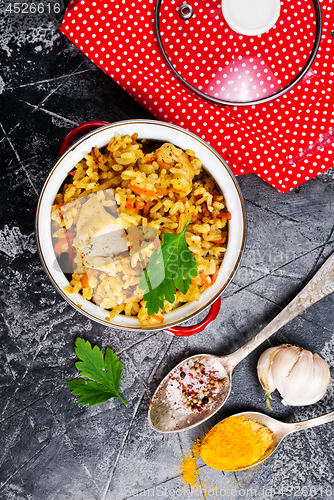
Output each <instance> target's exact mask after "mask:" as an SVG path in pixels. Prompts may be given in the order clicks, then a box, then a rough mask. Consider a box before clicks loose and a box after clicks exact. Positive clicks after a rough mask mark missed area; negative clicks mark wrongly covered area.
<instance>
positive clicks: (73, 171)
mask: <svg viewBox="0 0 334 500" xmlns="http://www.w3.org/2000/svg"><path fill="white" fill-rule="evenodd" d="M75 172H76V171H75V170H72V172H68V175H72V177H73V176H74V174H75Z"/></svg>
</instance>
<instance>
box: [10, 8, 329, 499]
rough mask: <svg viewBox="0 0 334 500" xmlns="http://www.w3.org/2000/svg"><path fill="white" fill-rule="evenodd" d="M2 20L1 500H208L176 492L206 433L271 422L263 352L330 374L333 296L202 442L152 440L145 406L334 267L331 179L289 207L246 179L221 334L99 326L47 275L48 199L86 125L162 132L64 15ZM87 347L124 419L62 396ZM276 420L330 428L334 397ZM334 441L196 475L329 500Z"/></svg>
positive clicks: (190, 436) (317, 437)
mask: <svg viewBox="0 0 334 500" xmlns="http://www.w3.org/2000/svg"><path fill="white" fill-rule="evenodd" d="M6 5H8V2H7V3H5V2H4V1H2V0H0V10H1V12H2V14H1V15H2V18H1V20H0V30H1V35H0V60H1V67H0V109H1V115H0V154H1V164H0V199H1V206H2V209H1V212H0V219H1V223H0V275H1V281H0V366H1V371H0V388H1V390H0V498H1V500H63V499H64V500H65V499H70V500H95V499H96V500H106V499H108V500H125V499H127V498H142V497H146V498H152V499H155V498H164V499H166V500H167V499H168V500H169V499H171V500H172V499H173V500H174V499H175V498H183V497H187V496H188V497H190V498H200V494H201V492H200V491H194V490H192V491H190V490H187V489H183V484H182V482H181V480H180V479H179V477H178V467H179V464H180V460H181V456H182V453H186V452H188V451H189V449H190V446H191V444H192V442H193V440H194V439H195V438H196V437H198V436H200V435H201V433H202V432H203V431H204V430H205V429H206V428H207V426H208V425H209V426H212V425H213V424H214V423H216V422H218V421H219V420H220V419H222V418H224V417H226V416H228V415H231V414H233V413H235V412H239V411H244V410H252V409H253V410H258V411H262V412H267V411H268V410H267V408H266V405H265V402H264V397H263V391H262V389H261V387H260V385H259V383H258V380H257V376H256V362H257V359H258V356H259V354H260V353H261V352H262V351H263V350H264V348H265V347H267V346H268V345H274V344H280V343H284V342H289V343H292V344H296V345H300V346H302V347H305V348H307V349H310V350H312V351H313V352H318V353H319V354H320V355H322V356H323V357H324V358H325V359H326V361H327V362H328V363H329V365H330V367H331V370H333V369H334V361H333V359H334V356H333V354H334V307H333V296H329V297H327V298H325V299H323V300H322V301H321V302H319V303H317V304H316V305H314V306H312V308H310V309H309V310H308V311H306V312H305V313H304V314H302V315H301V316H300V317H298V318H296V319H295V320H293V321H292V322H291V323H289V324H288V325H286V326H285V327H284V328H283V331H280V332H277V334H276V335H274V337H273V338H272V339H271V340H270V342H267V343H266V344H265V345H264V346H262V347H261V348H259V349H257V351H255V352H254V353H252V354H251V355H250V356H249V357H248V358H247V359H246V360H244V361H243V362H242V363H241V364H240V365H239V366H238V367H237V368H236V370H235V373H234V376H233V389H232V393H231V396H230V398H229V400H228V402H227V403H226V405H225V406H224V407H223V408H222V410H221V411H220V412H219V413H218V414H217V415H216V416H215V417H213V418H212V419H211V420H210V421H209V422H208V423H207V424H205V425H203V426H201V427H200V428H196V429H194V430H191V431H187V432H184V433H180V434H179V435H176V434H173V435H161V434H158V433H156V432H154V431H153V430H152V429H151V428H150V427H149V425H148V422H147V418H146V416H147V409H148V403H149V399H150V396H151V395H152V393H153V391H154V389H155V387H156V386H157V384H158V382H159V381H160V379H161V378H162V377H163V376H164V375H165V374H166V373H167V372H168V371H169V369H170V368H172V367H173V366H174V365H175V364H176V363H177V362H179V361H180V360H181V359H182V358H184V357H185V356H187V355H189V354H192V353H196V352H203V351H204V352H213V353H217V354H219V353H227V352H231V351H232V350H234V349H236V348H237V347H240V346H241V345H242V344H243V343H244V342H245V341H246V340H247V339H249V338H250V337H251V336H252V335H254V334H255V333H256V332H258V331H259V330H260V329H261V328H262V327H263V326H265V325H266V324H267V323H268V322H269V321H270V320H271V319H272V318H273V317H274V316H275V315H276V314H277V313H278V312H279V311H280V310H281V309H282V308H283V307H284V306H285V305H286V304H287V303H288V302H289V300H290V299H292V298H293V296H294V295H295V294H296V293H297V292H298V291H299V290H300V289H301V288H302V286H303V284H305V283H306V281H307V280H308V279H309V278H310V277H311V276H312V275H313V274H314V272H315V270H316V269H317V268H318V267H319V266H320V264H321V263H322V262H323V261H324V259H325V258H326V257H327V256H329V255H330V254H331V253H332V251H333V248H334V234H333V230H334V226H333V215H334V196H333V195H334V175H333V172H332V171H330V172H327V173H325V174H324V175H323V176H322V177H318V178H316V179H314V180H312V181H310V182H308V183H307V184H304V185H303V186H301V187H300V188H298V189H296V190H294V191H292V192H290V193H288V194H286V195H282V194H279V193H278V192H277V191H275V189H273V188H271V187H270V186H268V185H267V184H265V183H264V182H262V181H261V180H260V179H258V178H257V177H255V176H254V175H247V176H244V177H240V178H239V179H238V181H239V183H240V186H241V189H242V192H243V194H244V197H245V200H246V207H247V218H248V240H247V246H246V251H245V255H244V258H243V261H242V265H241V268H240V269H239V271H238V273H237V274H236V276H235V278H234V280H233V282H232V283H231V284H230V286H229V287H228V289H227V290H226V291H225V293H224V294H223V297H222V307H221V310H220V313H219V316H218V318H217V319H216V320H215V321H214V322H213V323H212V324H211V325H210V326H209V327H208V328H207V330H206V331H205V332H203V333H201V334H198V335H196V336H194V337H189V338H184V339H178V338H173V337H170V336H169V335H167V334H166V333H164V332H162V331H161V332H158V333H152V332H151V333H150V332H141V333H133V332H126V331H119V330H114V329H112V328H106V327H104V326H102V325H99V324H95V323H93V322H92V321H90V320H89V319H87V318H86V317H84V316H81V315H80V314H79V313H77V312H76V311H74V310H73V309H72V308H71V307H70V306H69V305H68V304H67V303H66V302H65V301H64V300H63V299H62V298H61V297H60V296H59V295H58V293H57V292H56V290H55V289H54V288H53V286H52V285H51V283H50V281H49V280H48V278H47V276H46V274H45V273H44V270H43V268H42V265H41V263H40V260H39V257H38V254H37V249H36V243H35V239H34V219H35V210H36V206H37V201H38V196H39V193H40V191H41V188H42V186H43V183H44V181H45V179H46V177H47V175H48V172H49V171H50V169H51V168H52V166H53V164H54V163H55V161H56V159H57V154H58V149H59V146H60V144H61V141H62V139H63V138H64V137H65V136H66V134H67V133H68V132H69V131H70V130H71V129H72V128H73V127H75V126H76V125H78V124H80V123H83V122H85V121H88V120H106V121H118V120H123V119H129V118H153V117H151V116H150V114H149V113H148V112H147V111H145V110H144V109H143V108H141V107H140V106H139V105H138V104H137V103H136V102H135V101H133V100H132V99H131V98H130V97H129V96H128V95H127V94H126V93H125V92H124V91H123V90H121V89H120V88H119V87H118V86H117V85H116V84H115V83H114V82H113V81H112V80H111V79H110V78H109V77H107V76H106V75H105V74H104V73H102V72H101V71H100V70H99V69H98V68H96V67H95V66H94V65H93V64H92V63H91V62H90V61H89V60H88V59H87V58H86V57H85V56H84V55H83V54H81V53H80V52H79V51H78V50H77V49H76V48H75V47H74V46H72V44H71V43H70V42H69V41H68V40H67V39H66V38H65V37H64V36H63V35H62V34H61V33H60V32H59V31H58V28H59V25H60V22H61V19H62V15H63V12H64V9H65V3H64V2H60V12H59V13H58V14H54V15H44V16H43V15H39V16H38V17H35V18H34V17H33V16H30V17H29V19H23V18H19V17H17V18H14V17H13V16H11V15H9V14H7V15H6V16H5V15H3V11H4V8H5V7H6ZM79 335H80V336H83V337H85V338H87V339H89V340H90V341H91V342H92V343H94V344H97V345H99V346H100V347H101V348H105V347H106V346H110V347H111V348H113V349H114V350H115V351H116V352H117V353H118V354H119V357H120V359H121V360H122V362H123V365H124V375H123V378H122V382H121V391H122V394H123V395H124V397H125V399H126V400H127V401H128V403H129V405H128V407H127V408H126V407H125V406H124V405H123V404H122V403H121V402H120V401H119V400H111V401H109V402H107V403H105V404H103V405H99V406H95V407H91V408H87V407H83V406H81V405H79V404H78V403H77V401H76V398H75V397H74V396H72V395H71V394H70V391H69V389H68V387H67V385H66V381H67V380H69V379H71V378H73V377H74V376H76V374H77V370H76V368H75V366H74V362H75V359H76V358H75V353H74V342H75V338H76V337H77V336H79ZM272 405H273V409H274V412H273V416H275V417H277V418H279V419H282V420H286V421H293V420H303V419H306V418H309V417H313V416H316V415H321V414H324V413H326V412H330V411H332V410H333V409H334V394H333V384H332V382H331V384H330V387H329V390H328V392H327V393H326V395H325V397H324V398H323V399H322V400H321V401H320V402H319V403H317V404H315V405H312V406H309V407H301V408H292V407H284V406H283V405H282V404H281V402H280V397H279V395H278V394H277V393H275V394H274V395H273V402H272ZM333 433H334V427H333V425H331V424H327V425H325V426H323V427H318V428H315V429H312V430H308V431H303V432H300V433H299V434H295V435H293V436H290V437H288V438H286V440H285V441H284V442H283V443H282V445H281V446H280V449H279V451H278V452H277V453H276V454H275V455H274V456H272V457H271V458H270V459H268V460H267V461H266V462H265V463H264V464H263V465H262V466H261V467H258V468H256V469H254V470H250V471H245V472H240V473H237V474H234V473H225V474H223V473H221V472H219V471H214V470H213V469H209V468H208V467H207V466H205V465H203V463H200V477H201V479H202V481H203V482H205V484H204V486H203V490H202V492H204V493H205V492H206V493H208V492H209V488H210V487H211V488H214V486H215V485H216V486H217V488H216V490H212V491H213V493H211V497H217V498H218V497H219V495H220V496H221V497H223V498H228V499H239V498H245V497H246V498H256V499H257V500H259V499H263V498H275V499H279V500H285V499H286V498H288V497H291V496H293V495H295V496H300V497H302V498H334V486H333V479H334V472H333V471H334V463H333V456H334V444H333V443H334V439H333V437H334V436H333ZM281 487H283V490H282V489H280V488H281ZM289 488H290V490H289ZM302 488H304V490H302ZM331 488H332V489H331ZM247 489H249V491H250V489H253V493H251V492H249V493H248V496H246V493H247ZM264 489H265V490H264ZM255 490H256V496H254V491H255ZM219 492H220V493H219ZM289 492H290V493H291V495H290V494H289ZM208 494H209V493H208ZM251 495H253V496H251ZM270 495H271V496H270Z"/></svg>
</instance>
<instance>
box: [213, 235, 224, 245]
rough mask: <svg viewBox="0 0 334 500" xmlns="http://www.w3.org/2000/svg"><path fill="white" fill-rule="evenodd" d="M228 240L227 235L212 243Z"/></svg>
mask: <svg viewBox="0 0 334 500" xmlns="http://www.w3.org/2000/svg"><path fill="white" fill-rule="evenodd" d="M225 241H226V236H224V237H223V238H219V240H213V242H212V243H225Z"/></svg>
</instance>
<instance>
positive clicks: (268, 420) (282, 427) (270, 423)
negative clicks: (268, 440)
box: [229, 411, 334, 471]
mask: <svg viewBox="0 0 334 500" xmlns="http://www.w3.org/2000/svg"><path fill="white" fill-rule="evenodd" d="M239 415H244V416H245V417H247V418H249V419H250V420H256V421H257V422H259V424H262V425H265V426H266V427H268V429H270V430H271V431H272V433H273V443H272V445H271V446H270V447H269V448H268V450H267V451H266V453H265V454H264V455H263V456H262V457H261V458H260V459H259V460H258V461H257V462H255V463H253V464H252V465H248V466H246V467H239V468H238V469H233V470H234V471H238V470H245V469H249V468H250V467H255V466H256V465H259V464H260V463H262V462H264V460H266V459H267V458H268V457H269V456H270V455H271V454H272V453H274V451H275V450H276V448H277V447H278V445H279V444H280V443H281V441H282V440H283V439H284V438H285V436H287V435H288V434H292V433H293V432H297V431H300V430H302V429H309V428H310V427H316V426H318V425H322V424H326V423H327V422H332V421H333V420H334V411H332V412H331V413H327V414H326V415H321V417H316V418H311V419H309V420H304V421H303V422H292V423H285V422H280V421H279V420H276V419H275V418H272V417H269V416H268V415H264V414H263V413H258V412H256V411H246V412H243V413H237V414H235V415H233V417H237V416H239ZM229 470H232V469H229Z"/></svg>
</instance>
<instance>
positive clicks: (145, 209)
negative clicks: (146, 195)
mask: <svg viewBox="0 0 334 500" xmlns="http://www.w3.org/2000/svg"><path fill="white" fill-rule="evenodd" d="M152 205H153V201H148V202H147V203H146V205H145V206H144V210H143V212H144V214H148V211H149V209H150V208H151V206H152Z"/></svg>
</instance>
